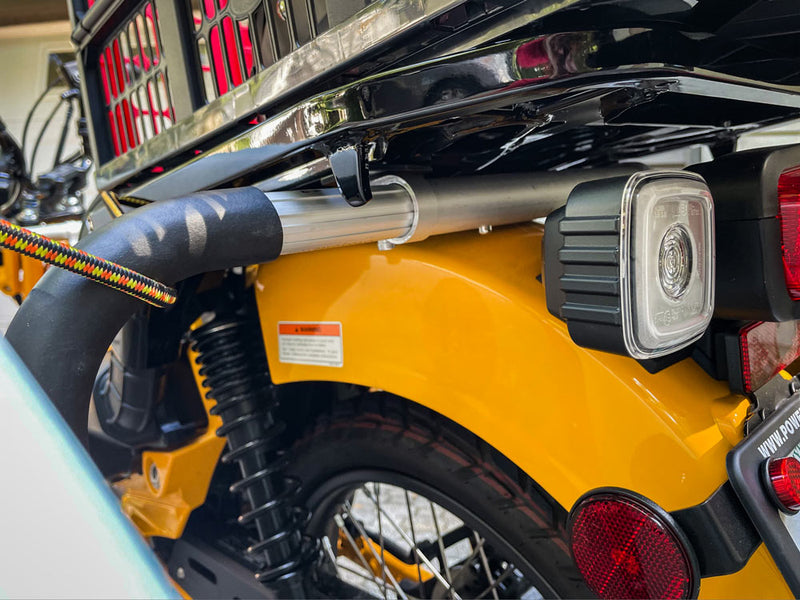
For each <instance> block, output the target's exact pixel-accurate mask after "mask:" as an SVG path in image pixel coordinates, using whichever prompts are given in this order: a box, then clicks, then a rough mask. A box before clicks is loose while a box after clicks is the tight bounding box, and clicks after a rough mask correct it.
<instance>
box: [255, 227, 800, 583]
mask: <svg viewBox="0 0 800 600" xmlns="http://www.w3.org/2000/svg"><path fill="white" fill-rule="evenodd" d="M541 242H542V229H541V227H539V226H537V225H525V226H515V227H507V228H501V229H496V230H495V232H494V233H492V234H490V235H485V236H479V235H478V234H477V233H476V232H467V233H462V234H454V235H449V236H440V237H437V238H432V239H429V240H427V241H426V242H423V243H419V244H410V245H408V246H400V247H398V248H396V249H394V250H392V251H390V252H385V253H382V252H379V251H378V250H377V248H376V247H375V246H374V245H362V246H354V247H349V248H337V249H330V250H325V251H321V252H315V253H311V254H302V255H294V256H286V257H282V258H281V259H280V260H277V261H275V262H274V263H271V264H268V265H264V266H262V267H261V268H260V271H259V275H258V279H257V281H256V285H255V289H256V297H257V302H258V308H259V312H260V317H261V324H262V327H263V333H264V339H265V343H266V347H267V356H268V357H269V361H270V369H271V373H272V377H273V379H274V381H275V382H276V383H287V382H294V381H317V380H327V381H340V382H346V383H354V384H360V385H364V386H367V387H373V388H378V389H382V390H386V391H389V392H391V393H394V394H397V395H399V396H402V397H405V398H409V399H411V400H414V401H416V402H418V403H421V404H423V405H425V406H427V407H429V408H431V409H432V410H434V411H436V412H438V413H441V414H443V415H445V416H446V417H448V418H450V419H452V420H453V421H455V422H457V423H459V424H461V425H463V426H464V427H466V428H467V429H469V430H470V431H472V432H474V433H475V434H476V435H478V436H480V437H481V438H483V439H484V440H486V441H487V442H488V443H489V444H491V445H492V446H494V447H495V448H497V449H498V450H500V451H501V452H503V453H504V454H505V455H506V456H508V457H509V458H510V459H511V460H512V461H513V462H514V463H516V464H517V465H518V466H520V467H521V468H522V469H523V470H524V471H525V472H526V473H528V474H529V475H530V476H531V477H532V478H533V479H534V480H536V481H537V482H538V483H539V484H540V485H541V486H543V487H544V489H546V490H547V491H548V492H549V493H550V494H551V495H552V496H553V497H554V498H555V499H556V500H557V501H558V502H560V503H561V505H562V506H564V507H565V508H567V509H568V508H570V507H571V506H572V504H573V503H574V502H575V500H576V499H577V498H578V497H579V496H580V495H581V494H583V493H584V492H586V491H587V490H590V489H593V488H596V487H601V486H620V487H623V488H628V489H631V490H635V491H637V492H639V493H641V494H644V495H645V496H647V497H649V498H651V499H653V500H654V501H656V502H657V503H658V504H660V505H661V506H662V507H664V508H665V509H667V510H676V509H679V508H685V507H688V506H692V505H694V504H698V503H700V502H702V501H704V500H705V499H706V498H708V496H709V495H710V494H711V493H713V492H714V490H716V489H717V488H718V487H719V486H720V485H721V484H722V483H723V482H724V481H726V479H727V474H726V471H725V456H726V454H727V453H728V451H730V449H731V448H732V447H733V445H735V443H736V442H737V441H738V440H739V439H741V436H742V425H743V419H744V411H745V409H746V402H745V401H744V399H743V398H742V397H741V396H736V395H732V394H731V393H730V391H729V389H728V387H727V384H726V383H724V382H719V381H715V380H713V379H712V378H711V377H709V376H708V375H706V373H705V372H703V370H702V369H701V368H700V367H699V366H698V365H697V364H696V363H694V362H693V361H691V360H684V361H682V362H680V363H678V364H676V365H673V366H671V367H669V368H667V369H665V370H664V371H662V372H660V373H658V374H655V375H652V374H650V373H648V372H647V371H646V370H645V369H644V368H642V367H641V366H640V365H639V364H638V363H636V362H635V361H633V360H631V359H629V358H625V357H621V356H614V355H611V354H606V353H602V352H595V351H591V350H586V349H582V348H579V347H578V346H576V345H575V344H574V343H573V342H572V341H571V339H570V338H569V335H568V333H567V329H566V326H565V325H564V323H562V322H561V321H559V320H558V319H556V318H554V317H553V316H551V315H550V314H549V313H548V311H547V308H546V306H545V299H544V287H543V286H542V284H541V283H540V282H539V281H537V279H536V277H537V275H539V274H540V273H541ZM278 321H338V322H341V323H342V336H343V345H344V365H343V366H342V367H341V368H335V367H321V366H309V365H296V364H284V363H281V362H279V361H278V339H277V326H276V324H277V322H278ZM759 557H761V558H759ZM770 565H771V566H770ZM772 567H774V564H773V563H772V561H771V560H770V559H769V557H768V556H766V555H764V554H763V553H762V554H757V555H756V558H754V559H753V560H751V562H750V564H749V565H748V567H747V568H746V569H745V570H743V571H741V572H740V573H738V574H735V575H731V576H727V577H720V578H715V579H714V580H709V581H710V583H709V584H708V586H709V589H712V590H714V592H713V593H714V595H717V596H719V597H723V596H733V597H740V596H741V595H742V591H743V590H749V589H755V588H753V587H748V585H751V586H755V585H756V583H755V581H756V580H758V585H759V586H760V587H759V593H760V595H762V596H770V597H778V596H784V595H786V593H787V588H786V585H785V583H784V582H783V580H782V579H781V578H780V577H777V576H776V574H775V571H774V568H772ZM770 568H772V570H770ZM703 593H704V594H705V593H706V586H705V584H704V587H703Z"/></svg>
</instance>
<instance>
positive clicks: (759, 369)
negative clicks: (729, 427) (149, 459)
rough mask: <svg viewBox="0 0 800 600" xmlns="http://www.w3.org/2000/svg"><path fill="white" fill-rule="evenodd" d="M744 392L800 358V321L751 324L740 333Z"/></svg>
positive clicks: (751, 390)
mask: <svg viewBox="0 0 800 600" xmlns="http://www.w3.org/2000/svg"><path fill="white" fill-rule="evenodd" d="M739 344H740V347H741V351H742V379H743V381H744V391H745V392H747V393H750V392H754V391H756V390H757V389H758V388H760V387H761V386H762V385H764V384H765V383H767V382H768V381H769V380H770V379H772V378H773V377H774V376H775V375H777V374H778V373H779V372H780V371H781V370H782V369H784V368H785V367H786V366H787V365H790V364H791V363H793V362H794V361H795V360H797V358H798V357H800V321H784V322H783V323H772V322H765V323H753V324H752V325H748V326H747V327H745V328H744V329H742V330H741V331H740V332H739Z"/></svg>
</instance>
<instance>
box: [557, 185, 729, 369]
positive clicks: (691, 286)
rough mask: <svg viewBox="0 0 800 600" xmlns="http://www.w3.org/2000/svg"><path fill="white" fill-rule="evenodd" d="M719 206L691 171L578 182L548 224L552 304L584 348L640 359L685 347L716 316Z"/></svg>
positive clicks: (577, 341)
mask: <svg viewBox="0 0 800 600" xmlns="http://www.w3.org/2000/svg"><path fill="white" fill-rule="evenodd" d="M713 212H714V211H713V203H712V200H711V194H710V192H709V191H708V188H707V187H706V185H705V183H704V182H703V179H702V177H700V176H698V175H696V174H694V173H687V172H683V171H641V172H639V173H634V174H633V175H630V176H622V177H614V178H610V179H602V180H596V181H590V182H587V183H582V184H580V185H578V186H577V187H576V188H575V189H574V190H573V191H572V193H571V194H570V196H569V198H568V200H567V204H566V206H564V207H563V208H561V209H558V210H556V211H554V212H553V213H551V214H550V215H549V216H548V217H547V221H546V223H545V237H544V281H545V289H546V297H547V307H548V310H549V311H550V312H551V313H552V314H554V315H556V316H558V317H560V318H562V319H564V320H566V321H567V326H568V329H569V333H570V336H571V337H572V339H573V341H575V343H577V344H578V345H580V346H584V347H588V348H594V349H598V350H605V351H608V352H614V353H617V354H625V355H629V356H632V357H634V358H637V359H639V360H649V359H654V358H659V357H662V356H667V355H671V354H674V353H675V352H677V351H679V350H681V349H683V348H686V347H687V346H689V345H690V344H692V343H693V342H694V341H696V340H697V339H699V338H700V336H702V334H703V332H704V331H705V330H706V328H707V326H708V324H709V322H710V320H711V313H712V308H713V302H714V286H713V282H714V275H713V273H714V231H713V224H714V219H713Z"/></svg>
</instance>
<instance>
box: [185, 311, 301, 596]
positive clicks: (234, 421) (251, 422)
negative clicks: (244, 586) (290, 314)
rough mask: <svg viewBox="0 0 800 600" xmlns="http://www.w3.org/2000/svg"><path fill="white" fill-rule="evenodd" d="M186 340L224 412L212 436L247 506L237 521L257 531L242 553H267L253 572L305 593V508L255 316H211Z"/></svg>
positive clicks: (283, 590)
mask: <svg viewBox="0 0 800 600" xmlns="http://www.w3.org/2000/svg"><path fill="white" fill-rule="evenodd" d="M192 340H193V344H194V346H193V347H194V349H195V350H196V351H197V353H198V359H197V361H198V364H199V365H201V369H200V375H201V376H202V377H204V378H205V381H204V385H205V386H207V387H208V388H209V392H208V394H207V397H208V398H211V399H213V400H215V401H216V405H215V406H214V407H213V409H212V410H211V412H212V414H215V415H219V416H220V417H221V419H222V423H223V425H222V426H221V427H220V428H219V429H218V430H217V435H219V436H221V437H225V438H226V439H227V443H228V451H227V452H226V453H225V454H224V455H223V456H222V462H223V463H226V464H227V463H232V462H236V463H238V465H239V469H240V472H241V479H240V480H239V481H237V482H236V483H234V484H233V485H231V486H230V491H231V492H235V493H236V492H238V493H242V494H244V496H245V497H246V499H247V502H248V504H249V510H248V511H247V512H245V513H244V514H242V515H241V516H240V517H239V519H238V522H239V524H240V525H253V526H255V529H256V531H257V534H258V540H259V541H258V542H256V543H255V544H252V545H251V546H250V547H248V548H247V552H248V553H249V554H261V555H263V558H264V560H265V568H264V569H261V570H259V571H258V572H257V573H256V579H258V580H259V581H261V582H264V583H267V584H269V585H270V586H272V587H275V588H276V589H277V591H278V594H279V595H280V596H281V597H292V598H302V597H306V596H307V595H308V594H307V592H306V588H305V587H304V581H303V579H304V577H305V573H304V567H305V566H306V564H307V563H308V562H310V560H311V559H312V558H313V546H312V545H311V544H309V542H308V540H307V539H304V538H303V535H302V529H303V527H304V525H305V520H306V514H307V513H305V512H304V511H302V510H301V509H299V508H298V507H296V506H295V502H296V499H297V493H298V489H299V480H297V479H295V478H291V477H287V476H286V475H285V469H286V466H287V464H288V462H289V459H288V456H287V455H286V453H285V452H284V451H283V449H282V441H283V440H282V437H283V436H282V434H283V432H284V430H285V424H284V423H283V422H282V421H280V420H279V419H277V418H276V415H275V409H276V408H277V404H278V402H277V399H276V396H275V394H274V393H273V386H272V382H271V380H270V377H269V370H268V366H267V358H266V353H265V351H264V345H263V341H262V338H261V329H260V327H259V326H258V322H257V321H256V320H255V319H251V318H248V317H239V316H231V317H222V318H217V319H215V320H213V321H212V322H210V323H208V324H207V325H204V326H202V327H200V328H198V329H197V330H195V331H194V332H193V333H192Z"/></svg>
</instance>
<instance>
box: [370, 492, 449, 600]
mask: <svg viewBox="0 0 800 600" xmlns="http://www.w3.org/2000/svg"><path fill="white" fill-rule="evenodd" d="M362 489H363V491H364V495H365V496H366V497H367V498H369V500H370V501H371V502H372V503H373V504H374V505H375V506H376V507H377V508H378V511H379V512H380V513H381V514H382V515H383V516H384V517H386V521H387V522H388V523H389V524H390V525H391V526H392V527H393V528H394V529H395V531H397V533H398V534H399V535H400V537H402V538H403V541H404V542H405V543H406V544H408V545H409V546H411V550H412V551H413V552H414V553H415V554H416V555H417V556H418V557H419V558H420V560H421V561H422V562H423V564H424V565H425V566H426V567H428V568H429V569H430V570H431V573H433V576H434V577H436V579H437V580H438V581H439V583H441V584H442V585H444V586H445V588H446V589H447V590H448V591H449V592H450V593H451V594H452V597H453V600H461V596H459V595H458V593H456V591H455V590H454V589H453V586H452V585H450V583H449V582H448V581H447V580H446V579H445V578H444V577H443V576H442V574H441V573H440V572H439V569H437V568H436V567H435V566H434V565H433V563H432V562H431V561H430V560H429V559H428V557H427V556H425V553H424V552H422V550H420V549H419V547H417V545H416V544H415V543H414V542H413V541H412V540H411V539H409V537H408V534H407V533H406V532H405V531H403V528H402V527H400V525H398V524H397V522H396V521H395V520H394V519H392V517H391V515H389V514H387V513H386V511H384V510H383V509H382V508H380V507H378V503H377V501H376V500H375V498H374V497H373V496H372V494H371V493H370V492H369V490H368V489H367V488H366V487H365V488H362Z"/></svg>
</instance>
